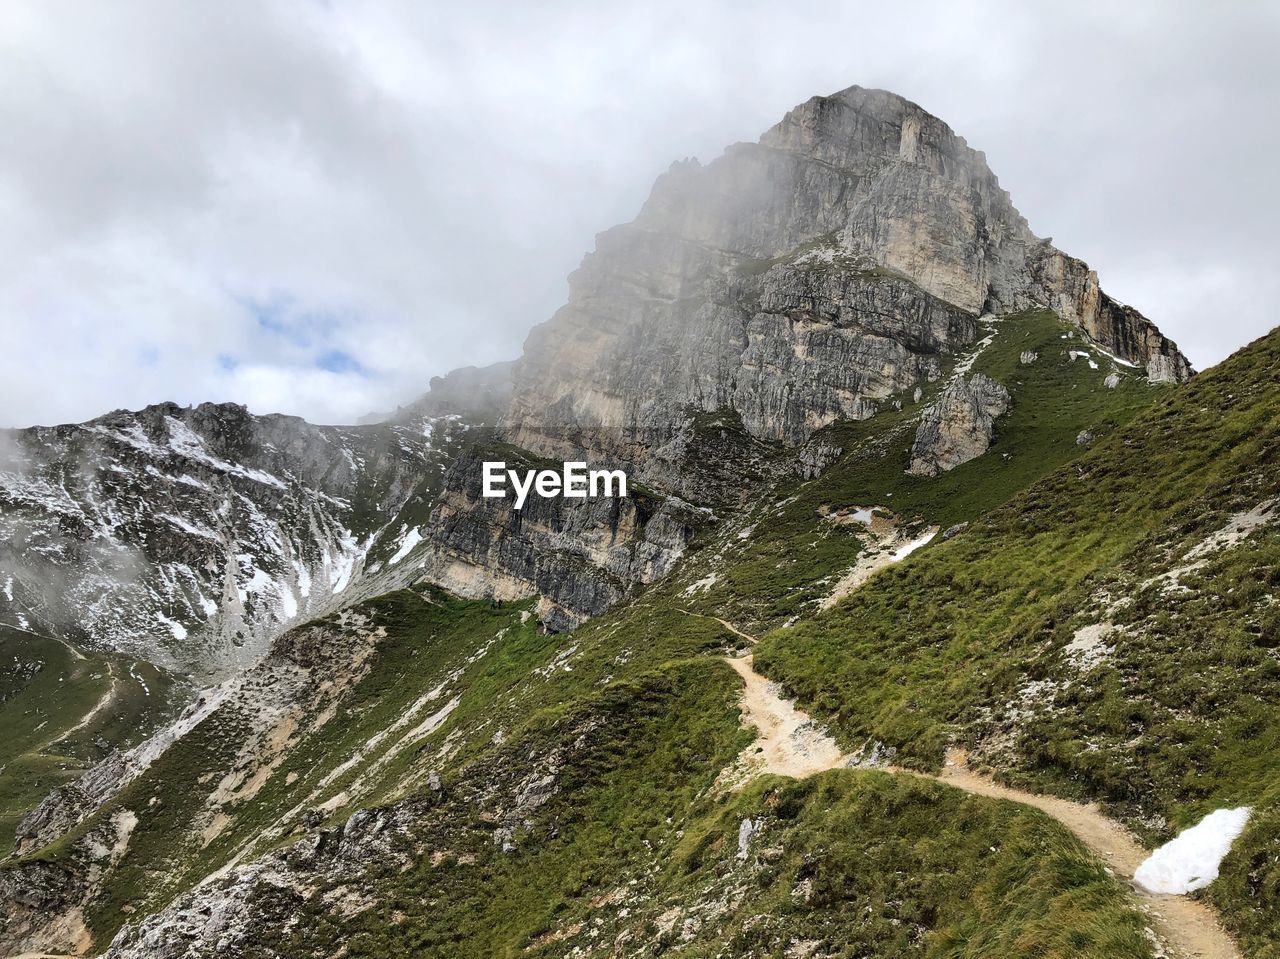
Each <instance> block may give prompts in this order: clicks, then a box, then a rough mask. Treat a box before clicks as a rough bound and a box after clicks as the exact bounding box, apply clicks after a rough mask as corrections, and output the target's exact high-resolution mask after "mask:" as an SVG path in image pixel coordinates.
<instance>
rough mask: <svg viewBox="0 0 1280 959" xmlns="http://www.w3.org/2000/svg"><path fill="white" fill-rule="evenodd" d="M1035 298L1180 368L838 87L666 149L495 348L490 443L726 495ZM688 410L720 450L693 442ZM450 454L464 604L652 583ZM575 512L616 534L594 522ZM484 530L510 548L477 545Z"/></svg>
mask: <svg viewBox="0 0 1280 959" xmlns="http://www.w3.org/2000/svg"><path fill="white" fill-rule="evenodd" d="M1043 307H1047V308H1048V309H1050V310H1052V311H1053V312H1054V313H1055V314H1057V315H1058V316H1059V317H1061V318H1062V319H1063V320H1064V321H1066V322H1067V323H1068V324H1070V325H1071V326H1072V327H1074V328H1076V329H1077V330H1078V331H1079V332H1080V333H1081V334H1082V335H1083V337H1084V338H1085V339H1086V341H1087V342H1088V343H1090V344H1093V345H1095V346H1096V347H1098V348H1099V349H1100V350H1101V351H1102V353H1103V354H1104V356H1103V358H1104V360H1107V361H1111V362H1114V363H1117V364H1120V365H1122V366H1126V367H1128V368H1141V369H1143V370H1144V371H1145V373H1146V375H1147V378H1148V379H1149V380H1150V381H1151V382H1154V383H1164V382H1181V381H1183V380H1185V379H1186V378H1187V377H1188V376H1189V375H1190V373H1191V368H1190V365H1189V364H1188V362H1187V360H1186V358H1185V357H1183V356H1182V354H1181V353H1179V352H1178V349H1177V347H1176V346H1175V344H1173V343H1172V342H1171V341H1170V340H1168V339H1167V338H1166V337H1164V336H1163V335H1162V334H1161V333H1160V332H1159V331H1158V330H1157V329H1156V328H1155V326H1153V325H1152V324H1151V323H1150V322H1149V321H1148V320H1146V319H1145V318H1144V317H1143V316H1142V315H1141V314H1139V313H1138V312H1136V311H1135V310H1132V309H1130V308H1128V307H1125V306H1122V305H1120V304H1118V303H1116V302H1115V301H1113V300H1111V299H1110V298H1109V297H1108V296H1106V294H1104V293H1103V292H1102V291H1101V290H1100V289H1099V286H1098V280H1097V276H1096V275H1095V274H1094V273H1093V272H1092V271H1091V270H1089V268H1088V267H1087V266H1086V265H1085V264H1084V263H1082V262H1080V261H1079V260H1076V259H1073V258H1072V257H1069V256H1067V255H1066V254H1064V253H1062V252H1060V251H1059V250H1057V249H1055V248H1054V247H1053V246H1052V244H1051V243H1049V242H1048V241H1047V240H1042V239H1039V238H1037V237H1036V236H1035V235H1034V234H1032V232H1031V231H1030V229H1029V228H1028V226H1027V224H1026V222H1025V220H1024V219H1023V218H1022V217H1021V215H1020V214H1019V213H1018V212H1017V210H1016V209H1014V207H1013V205H1012V203H1011V202H1010V199H1009V196H1008V194H1007V193H1005V191H1004V190H1002V189H1001V188H1000V186H999V183H998V182H997V180H996V177H995V175H994V174H993V173H992V172H991V171H990V170H989V169H988V168H987V165H986V161H985V159H984V157H983V155H982V154H981V153H979V152H977V151H975V150H972V149H970V148H969V147H968V146H967V145H966V144H965V142H964V140H963V139H962V138H960V137H958V136H956V135H955V134H954V133H953V132H952V131H951V130H950V129H949V128H948V127H947V126H946V124H945V123H943V122H942V121H941V120H939V119H937V118H936V117H933V116H931V115H929V114H928V113H926V112H925V111H924V110H922V109H921V108H920V107H918V106H916V105H915V104H913V103H910V102H909V101H906V100H904V99H902V98H901V97H897V96H894V95H893V94H890V93H886V92H884V91H879V90H864V89H862V88H859V87H852V88H850V89H848V90H845V91H843V92H841V93H838V94H836V95H834V96H831V97H815V98H813V99H812V100H809V101H807V102H806V103H804V104H802V105H800V106H799V107H797V108H796V109H794V110H792V111H791V112H790V113H789V114H787V116H786V117H785V118H784V119H783V121H782V122H781V123H779V124H778V125H777V126H776V127H774V128H773V129H771V130H769V131H768V132H767V133H765V135H764V136H763V137H762V138H761V140H760V142H759V143H754V144H746V143H743V144H737V145H735V146H733V147H731V148H730V149H729V150H728V151H727V152H726V153H725V154H724V156H722V157H720V158H719V159H717V160H716V161H714V162H713V163H710V164H708V165H707V166H705V167H704V166H701V165H700V164H698V163H697V161H686V162H684V163H678V164H675V165H674V166H673V167H672V168H671V170H670V171H669V172H668V173H667V174H665V175H664V176H662V177H660V178H659V180H658V182H657V183H656V185H655V186H654V188H653V192H652V194H651V195H650V197H649V199H648V201H647V202H646V203H645V205H644V208H643V209H642V210H641V211H640V215H639V216H638V217H637V218H636V219H635V221H634V222H632V223H630V224H626V225H624V226H619V227H615V228H613V229H612V230H609V231H607V232H605V233H603V234H601V235H600V237H598V240H597V246H596V250H595V252H594V253H592V254H590V255H589V256H587V258H586V259H585V260H584V261H583V264H582V266H581V268H580V269H579V270H578V271H577V272H576V273H574V274H573V276H571V277H570V295H569V302H568V303H567V304H566V305H565V306H564V307H563V308H562V309H561V310H560V311H559V312H558V313H557V314H556V315H555V316H554V317H553V318H552V319H551V320H550V321H548V322H547V323H544V324H542V325H541V326H539V327H537V328H536V329H535V330H534V331H533V332H532V333H531V334H530V336H529V338H528V340H527V342H526V344H525V351H524V355H523V356H522V357H521V358H520V359H519V360H518V361H516V363H515V365H514V368H513V370H512V371H511V377H512V383H513V392H512V395H511V398H510V401H509V403H508V404H507V405H506V409H505V413H504V415H503V417H502V420H501V430H500V431H499V437H500V439H502V440H504V441H507V442H509V443H511V444H514V445H515V446H518V447H522V448H524V449H526V450H529V451H532V452H533V453H535V454H538V455H542V456H546V457H551V458H557V459H562V458H563V459H569V458H581V459H586V460H588V461H593V462H605V463H610V464H613V465H622V466H625V467H626V468H628V469H629V470H631V471H632V472H633V473H634V474H635V476H636V477H637V478H639V479H640V480H642V481H643V482H644V483H646V484H648V485H649V486H650V487H651V488H653V489H654V490H656V491H658V492H659V493H662V494H666V495H671V496H675V497H679V498H680V499H681V500H682V501H688V502H691V503H693V504H696V505H699V506H710V507H715V506H718V505H728V504H732V503H735V502H737V503H740V502H743V501H745V500H747V499H749V498H750V497H751V496H753V495H755V491H756V489H757V488H758V485H759V483H760V482H761V481H764V480H767V479H769V478H774V477H776V476H778V475H781V474H783V473H789V472H791V471H793V470H795V469H797V468H798V469H800V470H801V471H802V472H803V470H804V469H805V468H807V467H806V465H805V464H809V465H814V464H815V461H816V464H817V465H819V466H820V465H821V463H822V462H823V461H825V460H827V459H829V456H828V454H823V453H821V452H820V451H819V450H820V448H821V447H823V446H824V443H823V442H822V440H821V437H820V436H819V435H818V434H820V433H821V431H822V430H824V429H825V428H828V427H830V426H832V425H833V424H835V423H838V422H841V421H848V420H861V419H866V418H868V417H871V416H873V415H875V414H876V413H877V412H880V411H884V410H889V409H893V408H895V407H897V408H900V407H901V405H902V403H903V401H904V399H907V398H910V397H913V396H914V395H915V393H916V391H917V390H920V389H922V388H923V387H926V386H928V385H929V384H932V383H936V382H938V381H939V380H940V379H941V378H942V377H943V376H944V375H945V374H946V373H947V372H948V371H949V370H950V369H951V367H952V366H953V365H954V364H955V362H956V360H957V358H958V357H959V356H960V354H961V353H963V352H965V351H968V350H969V349H971V348H972V347H973V346H974V345H975V342H976V341H977V339H978V337H979V329H980V326H981V324H980V319H981V318H982V317H984V316H986V317H990V316H1000V315H1014V314H1020V313H1022V312H1024V311H1027V310H1028V309H1031V308H1043ZM503 372H504V374H505V372H506V371H505V367H504V369H503ZM993 389H996V390H1000V389H1003V387H1001V386H1000V385H999V384H996V385H995V386H994V387H993ZM998 412H1000V409H999V404H994V405H993V404H992V403H991V402H986V401H984V411H983V412H982V413H981V416H979V419H980V420H981V421H982V422H981V423H979V422H977V421H975V422H974V423H973V424H971V425H969V426H965V427H963V428H962V429H961V432H966V431H968V432H972V431H976V432H975V433H974V436H973V437H968V438H966V437H957V442H958V444H959V447H960V448H959V449H958V450H957V451H956V452H955V453H953V454H947V455H949V456H952V457H953V459H954V460H955V461H961V460H962V459H963V458H964V457H965V456H966V455H976V454H977V453H978V452H981V450H982V449H985V447H986V443H987V442H989V439H990V434H991V430H992V421H993V420H994V418H995V416H996V415H998ZM709 416H714V417H718V418H719V419H720V421H721V422H728V423H730V424H731V425H732V428H733V429H734V431H735V433H736V435H735V436H734V439H735V440H737V442H732V443H724V442H720V443H718V444H716V447H715V448H714V449H712V448H709V447H707V446H706V440H707V437H706V435H705V431H700V430H699V425H700V424H702V423H704V422H705V421H706V418H707V417H709ZM977 434H984V435H983V437H982V439H983V441H982V442H981V443H979V442H977V439H976V436H977ZM815 436H817V441H816V442H815V443H812V444H811V442H810V441H811V440H814V439H815ZM711 464H718V466H719V468H717V467H716V466H713V465H711ZM473 466H474V464H465V468H460V469H455V470H453V471H451V473H450V475H449V477H448V479H447V481H446V484H447V485H448V486H449V488H450V491H451V494H450V497H449V505H448V506H443V507H442V511H441V515H440V517H439V520H440V521H439V522H437V523H436V524H435V526H434V527H433V529H434V531H435V532H434V533H432V534H429V536H428V538H429V540H430V541H431V544H432V547H431V552H430V554H429V555H428V558H427V563H426V571H427V575H428V576H429V577H430V578H431V579H432V580H433V581H435V582H437V583H440V584H442V585H446V586H448V587H449V588H450V589H455V590H458V591H460V592H461V593H462V594H463V595H468V596H501V597H513V596H521V595H531V594H533V593H538V594H539V595H541V596H543V598H544V600H545V602H544V612H545V613H546V616H547V618H546V621H547V623H548V624H549V625H552V626H553V627H555V628H562V627H563V626H564V625H567V624H572V623H574V622H578V621H581V619H582V618H583V617H584V616H589V615H595V614H597V613H599V612H600V610H601V609H602V608H603V605H604V604H605V600H606V599H612V598H616V597H617V596H620V595H622V594H624V593H625V592H626V590H628V589H629V588H630V587H632V586H635V585H643V584H645V583H648V582H651V581H652V579H651V577H650V576H649V575H648V573H650V572H651V569H652V567H651V566H648V565H643V566H641V567H640V568H639V571H638V573H637V572H635V571H633V570H630V569H625V568H624V569H620V568H619V566H618V564H617V563H616V562H614V561H613V560H612V558H608V559H605V561H603V562H602V561H601V557H600V556H599V555H597V554H596V553H593V552H591V551H582V550H579V551H576V553H575V554H574V556H573V563H574V566H575V568H576V574H575V573H573V572H571V571H569V570H567V569H566V564H565V562H564V561H563V558H562V557H561V556H559V555H549V554H551V553H556V552H557V550H556V547H555V544H553V543H548V542H547V537H545V536H541V535H540V534H539V533H538V530H539V529H541V528H545V527H547V526H549V527H551V528H554V529H557V530H558V529H560V528H563V529H564V530H565V531H572V532H573V533H574V534H575V535H576V532H577V530H578V529H580V528H581V525H582V524H581V523H580V522H578V521H569V520H563V521H561V522H557V521H556V520H555V519H548V520H547V521H546V522H544V523H538V524H530V526H529V528H527V529H526V528H525V527H524V526H523V525H522V524H519V523H517V522H513V521H512V517H511V516H509V515H502V514H501V509H502V506H501V505H500V504H499V505H495V504H493V503H486V502H480V501H477V500H475V499H473V498H471V497H469V496H468V495H467V493H466V489H467V488H468V487H469V486H474V485H475V477H474V476H473V475H472V468H473ZM919 468H920V469H941V468H946V465H945V463H943V464H942V465H939V463H935V462H933V461H932V460H929V461H926V460H925V459H922V460H921V461H920V466H919ZM550 508H551V509H555V508H560V509H563V507H550ZM586 522H587V525H588V527H589V528H590V529H591V530H593V532H592V533H591V534H590V535H591V536H592V537H594V538H596V539H600V538H607V539H608V540H609V542H610V544H611V545H614V544H616V543H617V542H618V537H619V535H620V534H619V531H618V529H617V528H615V527H612V526H610V527H607V528H606V527H605V526H602V525H600V524H599V522H598V521H595V520H587V521H586ZM460 526H469V527H471V531H470V532H468V533H467V534H466V535H465V536H459V535H458V534H457V530H458V529H459V527H460ZM483 530H500V531H501V537H502V539H503V541H504V543H516V544H518V546H517V547H514V548H508V549H507V551H505V552H500V553H495V551H494V550H493V549H491V548H490V546H489V545H488V541H487V539H486V537H485V536H483V535H480V534H479V533H478V532H477V531H483ZM621 535H622V536H623V542H624V545H625V540H626V539H627V538H628V537H629V538H631V539H633V540H637V541H643V542H644V543H646V544H648V545H649V546H653V545H656V546H657V547H658V548H659V549H660V550H661V551H662V552H663V554H664V558H663V559H662V560H661V561H660V563H659V566H660V567H669V566H670V565H671V564H672V563H673V562H674V561H675V559H676V558H677V557H678V556H679V555H680V553H681V552H682V550H683V548H684V546H685V544H686V542H687V537H676V538H672V537H671V536H669V535H666V531H665V530H664V532H663V533H662V534H660V535H658V536H649V535H646V534H645V532H644V527H643V524H637V525H634V526H633V527H632V528H631V529H630V530H628V531H624V533H623V534H621ZM468 543H471V544H472V545H471V546H469V545H468ZM544 557H545V560H544ZM464 571H465V572H464ZM566 577H568V578H566Z"/></svg>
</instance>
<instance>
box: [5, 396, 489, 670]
mask: <svg viewBox="0 0 1280 959" xmlns="http://www.w3.org/2000/svg"><path fill="white" fill-rule="evenodd" d="M466 429H467V424H466V423H465V422H464V421H463V419H462V417H460V416H458V415H449V416H438V417H427V416H423V417H419V418H418V419H417V420H414V421H402V422H399V423H396V424H380V425H372V426H359V427H324V426H314V425H312V424H309V423H306V422H304V421H303V420H301V419H298V418H296V417H287V416H255V415H253V414H250V413H249V412H248V411H247V410H246V409H245V408H244V407H242V406H236V405H232V404H223V405H214V404H204V405H201V406H198V407H194V408H190V407H188V408H182V407H178V406H175V405H173V404H162V405H158V406H151V407H148V408H147V409H144V410H141V411H139V412H125V411H118V412H115V413H111V414H108V415H107V416H103V417H101V418H99V419H96V420H93V421H90V422H88V423H83V424H79V425H71V426H57V427H48V428H46V427H37V428H32V429H28V430H21V431H11V432H7V433H4V434H0V622H4V623H10V624H12V625H15V626H18V627H20V628H24V629H34V630H40V631H48V632H54V633H57V634H66V635H69V636H72V637H76V638H79V639H82V640H85V641H88V642H90V643H93V644H95V645H99V646H103V647H108V648H114V649H119V650H123V651H126V652H129V653H131V654H132V655H135V656H139V657H143V658H147V659H150V660H152V661H154V662H157V663H158V664H161V665H164V666H167V667H171V668H177V669H179V670H182V671H190V672H195V673H199V674H206V675H207V674H211V673H212V674H220V673H224V672H226V671H227V670H229V669H232V668H235V667H236V666H238V665H243V664H244V663H247V662H249V661H252V660H254V659H256V658H257V657H258V656H259V655H261V653H262V652H263V651H264V650H265V649H266V646H267V643H268V641H269V639H270V637H271V636H272V635H274V634H275V633H277V632H278V631H279V629H280V628H281V627H282V626H283V625H284V624H286V623H289V622H292V621H295V620H298V619H300V618H302V617H305V616H308V615H312V614H315V613H318V612H321V611H324V610H327V609H328V608H330V607H331V605H332V604H333V603H334V601H335V599H339V598H341V597H342V596H343V595H344V594H345V593H346V592H347V591H348V590H350V589H351V587H352V584H353V582H354V581H355V580H357V579H359V578H360V577H361V576H362V574H364V573H365V572H366V571H368V570H375V571H376V570H377V569H378V568H379V567H383V566H386V565H387V563H386V560H387V559H388V558H390V557H392V556H397V557H399V559H400V562H399V563H397V564H396V565H397V566H398V567H402V568H404V569H405V571H406V575H409V573H410V572H411V568H412V566H413V564H412V563H409V562H405V561H404V557H403V556H401V555H400V550H401V548H402V547H403V546H404V545H406V544H407V543H408V540H406V538H405V536H404V531H405V530H406V529H414V528H415V526H416V522H417V521H418V520H419V518H420V517H424V516H425V515H426V513H427V511H428V510H429V508H430V505H431V502H432V501H433V499H434V495H435V490H436V488H437V484H438V480H439V478H440V476H441V475H442V474H443V472H444V469H445V468H446V466H447V465H448V462H449V460H450V459H451V458H452V455H453V449H454V441H455V438H456V437H458V436H461V435H462V433H463V432H465V430H466ZM384 540H385V542H384ZM409 548H410V549H412V545H411V544H410V545H409Z"/></svg>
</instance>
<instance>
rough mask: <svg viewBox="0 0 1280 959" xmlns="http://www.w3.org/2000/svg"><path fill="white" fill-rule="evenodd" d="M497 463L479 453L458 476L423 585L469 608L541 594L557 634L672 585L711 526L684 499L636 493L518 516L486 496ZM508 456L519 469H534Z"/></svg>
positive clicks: (533, 499) (535, 503)
mask: <svg viewBox="0 0 1280 959" xmlns="http://www.w3.org/2000/svg"><path fill="white" fill-rule="evenodd" d="M494 455H497V454H490V453H486V452H485V451H484V450H483V449H472V450H470V451H468V453H467V454H466V455H464V456H463V457H462V458H460V459H459V460H458V461H457V462H456V463H455V464H454V465H453V466H452V467H451V468H450V475H449V477H448V478H447V479H446V482H445V492H444V493H443V494H442V495H441V497H440V500H439V502H438V504H437V506H436V509H435V512H434V513H433V515H432V519H431V526H430V528H431V531H432V533H431V537H430V543H429V545H428V548H427V550H426V553H425V556H424V559H423V571H424V575H425V576H426V578H427V579H429V580H430V581H432V582H433V583H436V584H437V585H439V586H442V587H443V588H445V589H447V590H449V591H450V592H453V593H456V594H458V595H460V596H466V597H470V598H486V599H496V600H511V599H523V598H525V597H528V596H532V595H535V594H537V595H538V596H539V597H540V603H539V607H538V616H539V619H540V620H541V621H542V622H543V624H544V625H546V626H547V627H548V628H550V629H554V630H563V629H568V628H571V627H572V626H575V625H577V624H578V623H579V622H581V620H582V619H583V618H584V617H586V616H592V615H595V614H597V613H601V612H603V611H604V610H605V609H607V608H608V607H609V606H612V605H613V604H614V603H616V602H618V600H620V599H621V598H622V597H623V595H624V594H625V593H626V591H627V589H628V588H629V587H630V586H632V585H635V584H643V583H651V582H653V581H655V580H657V579H659V578H661V577H662V576H665V575H666V574H667V573H668V572H669V571H670V570H671V568H672V567H673V566H674V565H675V563H676V560H677V559H679V557H680V555H681V553H682V552H683V551H684V548H685V546H686V545H687V544H688V542H689V540H690V539H692V537H693V535H694V533H695V532H696V530H697V528H698V527H699V525H701V524H702V523H705V522H706V521H707V519H708V516H709V514H708V512H707V511H706V510H699V509H696V508H694V507H692V506H690V505H689V504H687V503H685V502H683V501H682V500H680V499H678V498H677V497H674V496H666V497H664V496H659V495H656V494H653V493H649V492H646V491H636V490H632V491H630V495H628V496H625V497H617V498H599V499H586V500H577V501H566V500H563V499H544V498H542V497H539V496H530V497H529V498H528V499H527V500H526V501H525V502H524V504H523V506H522V507H521V508H520V509H519V510H517V509H515V507H514V500H513V499H511V498H503V499H493V498H489V499H486V498H484V497H483V496H482V495H481V477H482V470H481V463H482V461H483V460H484V459H486V458H491V457H492V456H494ZM506 455H507V456H508V459H507V460H506V462H507V464H508V466H509V467H511V468H517V467H520V468H525V467H528V466H533V465H535V464H534V462H533V461H524V462H517V461H515V460H514V459H512V458H511V456H512V453H511V451H508V452H507V454H506ZM538 465H545V464H538ZM570 504H571V505H570Z"/></svg>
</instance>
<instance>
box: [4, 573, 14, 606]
mask: <svg viewBox="0 0 1280 959" xmlns="http://www.w3.org/2000/svg"><path fill="white" fill-rule="evenodd" d="M4 598H5V599H7V600H8V601H9V602H11V603H12V602H13V577H12V576H6V577H5V580H4Z"/></svg>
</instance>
